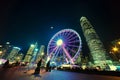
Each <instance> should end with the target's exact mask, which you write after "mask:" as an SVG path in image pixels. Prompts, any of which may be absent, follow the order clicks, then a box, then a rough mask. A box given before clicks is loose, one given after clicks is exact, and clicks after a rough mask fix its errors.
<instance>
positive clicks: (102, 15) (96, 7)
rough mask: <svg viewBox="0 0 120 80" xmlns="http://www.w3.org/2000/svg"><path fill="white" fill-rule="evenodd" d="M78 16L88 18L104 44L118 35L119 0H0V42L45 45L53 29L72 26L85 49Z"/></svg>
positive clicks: (22, 45)
mask: <svg viewBox="0 0 120 80" xmlns="http://www.w3.org/2000/svg"><path fill="white" fill-rule="evenodd" d="M81 16H86V17H87V18H88V19H89V21H90V22H91V24H92V25H93V26H94V28H95V30H96V32H97V33H98V35H99V37H100V39H101V40H102V41H103V43H104V45H105V47H106V46H107V45H108V44H110V42H111V41H112V40H115V39H118V38H120V37H119V36H120V31H119V27H120V6H119V0H43V1H42V0H0V43H1V44H3V43H5V42H6V41H10V42H11V44H13V45H15V46H18V47H21V48H22V49H25V48H26V49H27V48H28V47H29V45H30V44H31V43H35V42H36V41H37V42H38V44H39V45H41V44H43V45H47V44H48V42H49V40H50V39H51V37H52V36H53V35H54V34H55V33H56V32H58V31H59V30H61V29H64V28H71V29H74V30H76V31H77V32H78V33H79V34H80V36H81V38H82V41H83V43H82V44H83V46H84V47H83V48H84V49H85V46H86V43H85V39H84V37H83V34H82V31H81V27H80V23H79V19H80V17H81ZM51 26H53V27H54V28H53V29H51V28H50V27H51Z"/></svg>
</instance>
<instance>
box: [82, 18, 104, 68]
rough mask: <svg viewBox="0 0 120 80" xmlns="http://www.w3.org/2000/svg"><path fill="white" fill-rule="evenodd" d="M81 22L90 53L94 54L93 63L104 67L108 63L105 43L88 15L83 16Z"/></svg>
mask: <svg viewBox="0 0 120 80" xmlns="http://www.w3.org/2000/svg"><path fill="white" fill-rule="evenodd" d="M80 24H81V27H82V31H83V34H84V37H85V38H86V42H87V45H88V47H89V50H90V54H91V55H92V58H93V63H94V64H95V65H97V66H101V67H104V64H105V63H106V56H105V55H106V50H105V49H104V46H103V43H102V42H101V40H100V39H99V37H98V35H97V33H96V31H95V29H94V28H93V26H92V25H91V23H90V22H89V21H88V19H87V18H86V17H81V19H80Z"/></svg>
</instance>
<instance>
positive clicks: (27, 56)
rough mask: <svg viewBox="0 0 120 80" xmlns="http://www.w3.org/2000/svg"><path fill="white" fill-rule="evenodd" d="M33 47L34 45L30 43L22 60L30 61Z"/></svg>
mask: <svg viewBox="0 0 120 80" xmlns="http://www.w3.org/2000/svg"><path fill="white" fill-rule="evenodd" d="M34 49H35V45H34V44H31V45H30V48H29V49H28V51H27V54H26V56H25V58H24V62H30V61H31V58H32V55H33V51H34Z"/></svg>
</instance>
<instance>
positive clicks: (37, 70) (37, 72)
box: [34, 58, 42, 74]
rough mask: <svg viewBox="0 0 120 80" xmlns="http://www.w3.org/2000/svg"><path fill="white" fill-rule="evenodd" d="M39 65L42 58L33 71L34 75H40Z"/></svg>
mask: <svg viewBox="0 0 120 80" xmlns="http://www.w3.org/2000/svg"><path fill="white" fill-rule="evenodd" d="M41 63H42V58H41V59H40V60H39V61H38V63H37V67H36V69H35V72H34V74H39V73H40V66H41Z"/></svg>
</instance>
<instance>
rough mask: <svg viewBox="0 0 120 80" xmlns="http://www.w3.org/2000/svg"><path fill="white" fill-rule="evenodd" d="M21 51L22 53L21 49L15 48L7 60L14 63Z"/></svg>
mask: <svg viewBox="0 0 120 80" xmlns="http://www.w3.org/2000/svg"><path fill="white" fill-rule="evenodd" d="M19 51H20V48H19V47H13V49H12V50H11V52H10V54H9V56H8V57H7V59H9V60H10V61H14V60H15V57H16V55H17V54H18V52H19Z"/></svg>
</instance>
